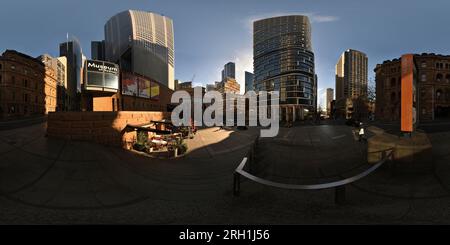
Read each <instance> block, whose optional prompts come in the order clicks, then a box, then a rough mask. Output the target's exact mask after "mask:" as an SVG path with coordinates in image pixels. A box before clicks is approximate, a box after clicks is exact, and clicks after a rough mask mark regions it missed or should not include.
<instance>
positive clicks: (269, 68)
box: [253, 15, 317, 120]
mask: <svg viewBox="0 0 450 245" xmlns="http://www.w3.org/2000/svg"><path fill="white" fill-rule="evenodd" d="M253 59H254V60H253V66H254V69H253V70H254V88H255V90H256V91H263V90H265V91H279V93H280V106H281V107H282V113H283V115H282V118H281V119H282V120H283V119H286V120H290V119H292V120H295V119H297V118H300V119H302V118H303V116H304V113H305V112H306V111H314V110H315V105H316V103H315V101H316V98H315V97H316V95H315V91H316V86H317V81H316V78H315V72H314V53H313V52H312V46H311V25H310V22H309V19H308V17H307V16H302V15H291V16H280V17H273V18H268V19H262V20H258V21H255V22H254V23H253ZM283 107H285V109H283ZM284 114H286V115H284Z"/></svg>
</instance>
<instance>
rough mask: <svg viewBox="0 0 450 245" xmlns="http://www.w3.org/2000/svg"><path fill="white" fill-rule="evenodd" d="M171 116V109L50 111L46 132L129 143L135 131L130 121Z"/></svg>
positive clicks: (101, 142) (59, 135)
mask: <svg viewBox="0 0 450 245" xmlns="http://www.w3.org/2000/svg"><path fill="white" fill-rule="evenodd" d="M169 118H170V113H168V112H155V111H117V112H51V113H49V115H48V122H47V136H48V137H53V138H59V139H66V140H79V141H90V142H95V143H99V144H104V145H112V146H121V147H129V143H130V142H131V141H132V140H133V139H134V137H135V132H134V131H130V130H126V125H127V124H143V123H147V122H150V121H151V120H162V119H169Z"/></svg>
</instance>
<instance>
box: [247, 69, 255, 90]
mask: <svg viewBox="0 0 450 245" xmlns="http://www.w3.org/2000/svg"><path fill="white" fill-rule="evenodd" d="M253 78H254V75H253V73H251V72H248V71H246V72H245V92H246V93H247V91H253Z"/></svg>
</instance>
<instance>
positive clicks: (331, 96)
mask: <svg viewBox="0 0 450 245" xmlns="http://www.w3.org/2000/svg"><path fill="white" fill-rule="evenodd" d="M326 99H327V100H326V103H327V105H326V106H327V114H328V115H330V113H331V102H332V101H333V99H334V90H333V89H332V88H327V94H326Z"/></svg>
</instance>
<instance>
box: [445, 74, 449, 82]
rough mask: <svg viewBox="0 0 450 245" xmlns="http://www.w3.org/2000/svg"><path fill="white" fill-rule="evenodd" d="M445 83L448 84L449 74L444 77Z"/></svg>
mask: <svg viewBox="0 0 450 245" xmlns="http://www.w3.org/2000/svg"><path fill="white" fill-rule="evenodd" d="M445 81H446V82H447V83H449V82H450V74H447V75H445Z"/></svg>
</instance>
